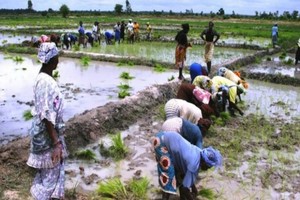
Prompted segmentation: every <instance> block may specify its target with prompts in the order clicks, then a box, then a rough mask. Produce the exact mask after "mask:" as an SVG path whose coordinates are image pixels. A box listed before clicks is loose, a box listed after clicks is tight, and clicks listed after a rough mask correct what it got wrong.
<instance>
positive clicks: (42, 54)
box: [38, 42, 58, 64]
mask: <svg viewBox="0 0 300 200" xmlns="http://www.w3.org/2000/svg"><path fill="white" fill-rule="evenodd" d="M56 55H58V49H57V47H56V45H55V43H54V42H44V43H42V44H41V46H40V48H39V51H38V59H39V61H40V62H41V63H45V64H47V63H48V62H49V60H50V59H51V58H53V57H54V56H56Z"/></svg>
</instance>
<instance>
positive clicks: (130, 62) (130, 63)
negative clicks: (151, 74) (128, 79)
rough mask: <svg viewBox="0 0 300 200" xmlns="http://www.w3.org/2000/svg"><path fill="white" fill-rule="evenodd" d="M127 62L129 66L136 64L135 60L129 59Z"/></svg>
mask: <svg viewBox="0 0 300 200" xmlns="http://www.w3.org/2000/svg"><path fill="white" fill-rule="evenodd" d="M127 64H128V65H129V66H134V65H135V64H134V62H132V61H128V62H127Z"/></svg>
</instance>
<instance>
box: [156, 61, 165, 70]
mask: <svg viewBox="0 0 300 200" xmlns="http://www.w3.org/2000/svg"><path fill="white" fill-rule="evenodd" d="M154 71H156V72H165V71H166V68H165V67H164V66H162V65H161V64H158V63H156V64H155V65H154Z"/></svg>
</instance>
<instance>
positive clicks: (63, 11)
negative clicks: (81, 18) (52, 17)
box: [59, 4, 70, 18]
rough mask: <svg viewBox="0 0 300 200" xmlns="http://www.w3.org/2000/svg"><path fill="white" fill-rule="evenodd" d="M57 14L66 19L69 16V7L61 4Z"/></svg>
mask: <svg viewBox="0 0 300 200" xmlns="http://www.w3.org/2000/svg"><path fill="white" fill-rule="evenodd" d="M59 12H60V13H61V14H62V16H63V17H64V18H66V17H67V16H68V15H69V13H70V9H69V7H68V6H67V5H66V4H63V5H62V6H61V7H60V9H59Z"/></svg>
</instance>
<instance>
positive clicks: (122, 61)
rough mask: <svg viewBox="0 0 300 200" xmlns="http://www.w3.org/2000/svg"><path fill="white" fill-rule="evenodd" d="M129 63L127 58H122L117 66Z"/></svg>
mask: <svg viewBox="0 0 300 200" xmlns="http://www.w3.org/2000/svg"><path fill="white" fill-rule="evenodd" d="M125 65H127V61H126V60H121V61H119V62H118V63H117V66H125Z"/></svg>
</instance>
